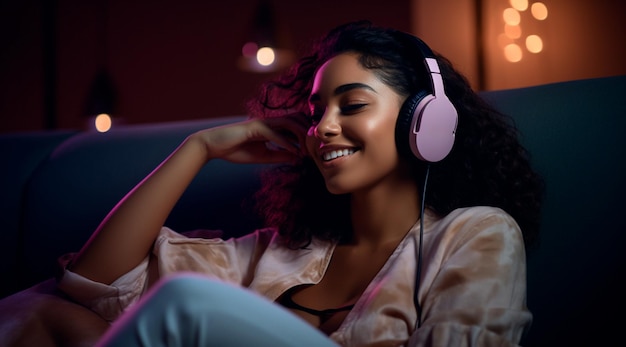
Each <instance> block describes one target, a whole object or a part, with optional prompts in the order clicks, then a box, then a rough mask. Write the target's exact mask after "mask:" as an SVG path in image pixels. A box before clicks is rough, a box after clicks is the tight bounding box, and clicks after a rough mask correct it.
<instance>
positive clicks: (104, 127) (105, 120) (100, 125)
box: [94, 113, 113, 133]
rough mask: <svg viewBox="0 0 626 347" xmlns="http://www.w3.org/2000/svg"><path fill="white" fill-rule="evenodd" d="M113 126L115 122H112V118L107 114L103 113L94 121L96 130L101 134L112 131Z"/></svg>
mask: <svg viewBox="0 0 626 347" xmlns="http://www.w3.org/2000/svg"><path fill="white" fill-rule="evenodd" d="M112 125H113V121H112V120H111V116H109V115H108V114H106V113H101V114H99V115H97V116H96V119H95V120H94V126H95V127H96V130H97V131H98V132H101V133H106V132H107V131H109V130H111V126H112Z"/></svg>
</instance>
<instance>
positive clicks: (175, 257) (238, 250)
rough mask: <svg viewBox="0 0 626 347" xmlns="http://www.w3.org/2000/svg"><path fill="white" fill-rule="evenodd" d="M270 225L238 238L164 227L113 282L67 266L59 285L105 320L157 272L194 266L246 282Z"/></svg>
mask: <svg viewBox="0 0 626 347" xmlns="http://www.w3.org/2000/svg"><path fill="white" fill-rule="evenodd" d="M268 235H271V233H270V231H264V232H263V231H257V232H255V233H252V234H249V235H246V236H243V237H240V238H237V239H229V240H222V239H205V238H189V237H186V236H184V235H181V234H178V233H176V232H174V231H172V230H171V229H169V228H167V227H163V228H162V229H161V232H160V233H159V236H158V237H157V240H156V242H155V245H154V248H153V250H152V254H151V256H149V257H146V258H145V259H144V260H143V261H142V262H141V263H140V264H139V265H137V266H136V267H135V268H134V269H132V270H131V271H129V272H128V273H126V274H124V275H122V276H120V277H119V278H118V279H116V280H115V281H114V282H113V283H111V284H110V285H107V284H103V283H99V282H94V281H91V280H89V279H87V278H85V277H83V276H80V275H78V274H76V273H73V272H72V271H70V270H68V269H67V268H64V270H63V273H62V275H61V276H60V278H59V279H58V282H57V285H58V287H59V289H60V290H62V291H63V292H64V293H66V294H67V295H68V296H69V297H71V298H72V299H74V300H76V301H77V302H78V303H80V304H82V305H84V306H86V307H88V308H90V309H91V310H93V311H94V312H96V313H97V314H99V315H100V316H101V317H102V318H104V319H106V320H107V321H113V320H115V319H116V318H117V317H118V316H119V315H121V314H122V313H123V312H124V311H125V310H126V309H127V308H128V307H129V306H131V305H133V304H134V303H135V302H137V301H138V300H139V298H140V297H141V295H142V294H143V293H144V292H145V291H146V290H147V289H148V287H149V286H150V285H151V284H153V283H154V282H155V281H156V280H158V279H159V278H162V277H164V276H167V275H169V274H172V273H176V272H180V271H193V272H197V273H201V274H204V275H207V276H212V277H216V278H219V279H222V280H225V281H229V282H237V283H240V284H245V283H244V281H246V279H247V278H248V277H249V274H250V273H253V272H254V267H255V266H256V263H257V262H258V258H259V257H260V253H262V251H263V250H264V249H265V245H264V243H267V240H269V237H268Z"/></svg>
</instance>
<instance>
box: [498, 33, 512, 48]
mask: <svg viewBox="0 0 626 347" xmlns="http://www.w3.org/2000/svg"><path fill="white" fill-rule="evenodd" d="M510 43H513V39H511V38H510V37H508V36H506V34H500V35H498V46H499V47H500V48H503V49H504V47H506V45H508V44H510Z"/></svg>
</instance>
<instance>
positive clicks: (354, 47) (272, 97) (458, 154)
mask: <svg viewBox="0 0 626 347" xmlns="http://www.w3.org/2000/svg"><path fill="white" fill-rule="evenodd" d="M414 40H415V38H414V37H412V36H411V35H409V34H406V33H403V32H400V31H397V30H394V29H389V28H382V27H377V26H374V25H372V24H371V23H370V22H368V21H359V22H352V23H348V24H344V25H341V26H339V27H337V28H335V29H333V30H331V31H330V32H329V33H328V34H327V35H326V36H324V37H323V38H321V39H320V40H318V41H316V42H315V43H314V44H313V45H312V47H311V51H310V53H309V54H307V55H305V56H304V57H302V58H301V59H300V60H299V61H298V62H297V63H296V64H295V65H294V66H293V67H292V68H291V69H290V70H289V71H287V72H286V73H285V74H283V75H282V76H281V77H278V78H276V79H273V80H270V81H268V82H266V83H265V84H264V85H263V86H262V88H261V93H260V95H259V97H258V98H256V99H253V100H251V101H250V102H249V103H248V106H249V108H250V112H251V115H252V116H253V117H262V118H264V117H275V116H280V115H284V114H285V113H288V112H304V113H309V110H308V105H307V100H308V97H309V94H310V92H311V89H312V83H313V77H314V74H315V72H316V71H317V69H318V68H319V67H320V66H321V65H322V64H323V63H324V62H326V61H327V60H328V59H330V58H332V57H334V56H336V55H338V54H340V53H344V52H353V53H356V54H357V55H358V56H359V63H360V64H361V65H362V66H363V67H364V68H366V69H370V70H372V71H373V73H375V74H376V75H377V77H378V78H380V79H381V80H382V81H383V82H384V83H385V84H387V85H388V86H390V87H391V88H392V89H394V90H395V91H396V92H397V93H398V94H400V95H402V96H405V97H408V96H409V95H412V94H414V93H418V92H420V91H422V92H423V91H424V90H430V89H431V87H430V86H429V83H430V78H429V77H428V76H427V71H426V68H425V67H424V64H423V61H424V60H423V55H422V52H421V50H419V49H418V47H417V45H416V44H415V42H412V41H414ZM434 55H435V57H436V59H437V61H438V63H439V66H440V69H441V74H442V76H443V80H444V85H445V88H446V94H447V95H448V98H449V99H450V100H451V102H452V104H453V105H454V106H455V108H456V109H457V112H458V116H459V119H458V125H457V132H456V139H455V144H454V147H453V149H452V151H451V153H450V154H449V155H448V156H447V157H446V158H445V159H443V160H442V161H440V162H437V163H432V164H430V165H431V167H430V174H429V181H428V189H427V192H426V206H427V207H428V208H430V209H432V210H434V211H435V212H436V213H438V214H440V215H445V214H447V213H449V212H451V211H452V210H454V209H456V208H460V207H468V206H479V205H483V206H494V207H499V208H501V209H503V210H504V211H506V212H507V213H509V214H510V215H511V216H512V217H513V218H514V219H515V220H516V221H517V223H518V224H519V226H520V228H521V230H522V232H523V235H524V240H525V242H526V244H527V245H530V244H531V243H532V242H533V241H534V240H535V239H536V236H537V234H538V230H539V221H540V208H541V202H542V198H543V189H544V187H543V180H542V178H541V177H540V176H539V175H538V174H537V173H536V172H535V171H534V170H533V169H532V167H531V165H530V160H529V153H528V152H527V151H526V149H525V148H524V147H523V146H522V145H521V144H520V142H519V141H518V137H519V136H518V131H517V129H516V127H515V124H514V122H513V120H512V119H511V118H510V117H507V116H506V115H504V114H502V113H500V112H498V111H497V110H495V109H494V108H493V107H491V106H490V105H489V104H488V103H487V102H485V101H484V100H483V99H481V98H480V96H479V95H478V94H477V93H476V92H474V91H473V90H472V88H471V87H470V84H469V82H468V81H467V79H466V78H465V77H464V76H463V75H461V74H460V73H459V72H457V71H456V70H455V69H454V67H453V66H452V64H451V63H450V61H449V60H448V59H446V58H444V57H443V56H441V55H439V54H437V53H434ZM403 147H404V146H402V145H399V146H398V149H399V153H400V155H401V156H404V157H406V159H407V160H411V162H412V163H413V164H412V166H413V169H414V172H415V179H416V180H417V181H418V183H419V184H420V185H421V183H422V182H423V180H424V176H425V172H426V165H427V164H426V163H425V162H423V161H420V160H418V159H415V158H414V157H412V156H411V155H410V154H409V152H408V151H407V150H405V149H403ZM406 147H408V146H406ZM256 200H257V211H258V212H259V213H260V214H261V216H263V217H264V218H265V222H266V224H267V225H268V226H274V227H277V228H278V232H279V233H280V234H281V235H282V236H283V237H285V239H286V240H287V241H288V244H289V246H290V247H294V248H297V247H304V246H306V245H308V244H309V243H310V241H311V239H312V237H318V238H322V239H326V240H340V239H342V238H343V237H345V236H347V235H349V233H350V232H351V221H350V218H349V216H350V213H349V208H350V207H349V206H350V205H349V196H347V195H333V194H331V193H329V192H328V190H327V189H326V186H325V183H324V179H323V177H322V175H321V174H320V172H319V170H318V169H317V167H316V166H315V164H314V163H313V160H312V159H311V158H308V157H304V158H302V159H301V160H299V161H298V162H295V163H290V164H286V165H281V166H278V167H273V168H272V169H271V170H270V171H268V172H266V173H264V175H263V186H262V188H261V190H260V191H259V192H258V193H257V195H256ZM337 211H345V212H344V213H341V212H339V213H338V212H337ZM320 216H334V217H333V218H320Z"/></svg>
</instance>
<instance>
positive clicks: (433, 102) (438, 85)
mask: <svg viewBox="0 0 626 347" xmlns="http://www.w3.org/2000/svg"><path fill="white" fill-rule="evenodd" d="M404 35H407V36H410V37H411V39H412V40H414V41H415V42H416V45H417V48H418V49H419V51H420V53H421V55H422V56H423V57H424V61H423V63H424V65H425V66H426V69H427V72H428V75H429V76H430V86H431V90H430V91H420V92H418V93H416V94H413V95H410V96H409V97H408V98H407V99H406V101H405V102H404V104H403V105H402V107H401V109H400V114H399V115H398V121H397V124H396V142H397V144H398V146H399V147H403V146H406V145H404V144H403V142H404V143H406V140H408V142H409V147H410V149H411V153H413V155H414V156H415V157H417V158H418V159H420V160H424V161H427V162H431V163H434V162H438V161H441V160H442V159H443V158H445V157H446V156H447V155H448V154H449V153H450V151H451V150H452V146H453V145H454V136H455V132H456V126H457V122H458V114H457V111H456V109H455V108H454V105H452V102H450V100H449V99H448V97H447V96H446V93H445V90H444V86H443V78H442V77H441V71H440V70H439V64H438V63H437V59H436V58H435V55H434V54H433V52H432V50H431V49H430V48H429V47H428V46H427V45H426V43H424V42H423V41H422V40H420V39H419V38H417V37H415V36H413V35H408V34H404ZM407 136H408V139H407ZM405 148H406V147H405ZM399 150H402V148H399Z"/></svg>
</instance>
